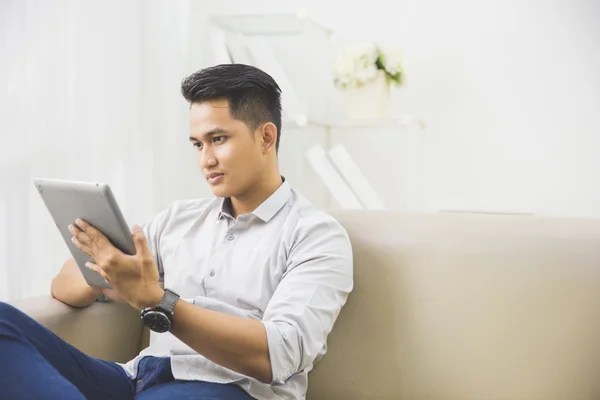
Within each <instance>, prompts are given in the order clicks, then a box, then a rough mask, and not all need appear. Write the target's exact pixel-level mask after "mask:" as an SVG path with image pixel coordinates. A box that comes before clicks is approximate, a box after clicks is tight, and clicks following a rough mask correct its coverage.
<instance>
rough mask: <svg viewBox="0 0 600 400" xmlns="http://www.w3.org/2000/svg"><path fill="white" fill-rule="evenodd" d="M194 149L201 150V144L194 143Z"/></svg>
mask: <svg viewBox="0 0 600 400" xmlns="http://www.w3.org/2000/svg"><path fill="white" fill-rule="evenodd" d="M194 147H195V148H197V149H200V148H202V143H200V142H196V143H194Z"/></svg>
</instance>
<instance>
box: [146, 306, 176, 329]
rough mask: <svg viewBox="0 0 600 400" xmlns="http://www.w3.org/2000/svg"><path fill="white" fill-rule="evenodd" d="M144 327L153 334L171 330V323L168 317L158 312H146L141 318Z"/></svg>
mask: <svg viewBox="0 0 600 400" xmlns="http://www.w3.org/2000/svg"><path fill="white" fill-rule="evenodd" d="M142 318H143V319H144V325H146V326H147V327H148V328H150V329H152V330H153V331H154V332H159V333H163V332H168V331H169V330H170V329H171V321H170V320H169V317H167V315H166V314H165V313H163V312H160V311H148V312H146V313H145V314H144V316H143V317H142Z"/></svg>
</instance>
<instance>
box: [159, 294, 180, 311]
mask: <svg viewBox="0 0 600 400" xmlns="http://www.w3.org/2000/svg"><path fill="white" fill-rule="evenodd" d="M178 300H179V295H178V294H177V293H175V292H173V291H171V290H169V289H165V294H164V296H163V298H162V300H161V301H160V303H159V304H158V305H157V306H156V308H158V309H159V310H162V311H164V312H166V313H167V314H168V315H173V312H174V310H175V304H176V303H177V301H178Z"/></svg>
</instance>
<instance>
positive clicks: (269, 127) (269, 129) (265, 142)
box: [260, 122, 278, 154]
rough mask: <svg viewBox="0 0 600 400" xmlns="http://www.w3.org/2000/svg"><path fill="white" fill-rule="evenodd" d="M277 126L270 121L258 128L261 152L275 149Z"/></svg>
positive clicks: (264, 152) (265, 152)
mask: <svg viewBox="0 0 600 400" xmlns="http://www.w3.org/2000/svg"><path fill="white" fill-rule="evenodd" d="M277 135H278V132H277V127H276V126H275V124H273V123H272V122H267V123H266V124H264V125H263V126H262V128H261V130H260V139H261V141H262V148H263V154H267V153H268V152H270V151H271V150H273V151H275V147H276V146H275V145H276V144H277Z"/></svg>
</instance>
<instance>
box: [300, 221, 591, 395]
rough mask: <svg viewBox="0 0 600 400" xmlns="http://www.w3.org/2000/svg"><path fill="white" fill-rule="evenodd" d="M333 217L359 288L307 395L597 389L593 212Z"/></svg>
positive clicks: (554, 392)
mask: <svg viewBox="0 0 600 400" xmlns="http://www.w3.org/2000/svg"><path fill="white" fill-rule="evenodd" d="M334 216H335V217H336V218H337V219H338V220H339V221H340V222H341V223H342V225H343V226H344V227H345V228H346V230H347V231H348V233H349V235H350V238H351V241H352V244H353V250H354V261H355V264H354V268H355V271H354V274H355V286H354V290H353V292H352V293H351V295H350V297H349V299H348V302H347V303H346V306H345V307H344V309H343V310H342V312H341V314H340V317H339V318H338V320H337V322H336V325H335V327H334V330H333V332H332V333H331V334H330V335H329V339H328V344H329V348H328V352H327V354H326V355H325V357H324V358H323V360H322V361H321V362H320V363H318V364H317V365H316V366H315V369H314V371H312V372H311V373H310V375H309V390H308V399H309V400H315V399H316V400H319V399H323V400H336V399H344V400H352V399H395V400H404V399H406V400H408V399H410V400H437V399H439V400H454V399H456V400H494V399H498V400H517V399H519V400H521V399H522V400H553V399H556V400H566V399H582V400H584V399H585V400H588V399H589V400H591V399H600V307H599V306H600V220H580V219H570V218H541V217H524V216H492V215H475V214H462V215H458V214H397V213H386V212H339V213H335V214H334Z"/></svg>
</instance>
